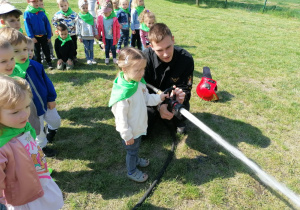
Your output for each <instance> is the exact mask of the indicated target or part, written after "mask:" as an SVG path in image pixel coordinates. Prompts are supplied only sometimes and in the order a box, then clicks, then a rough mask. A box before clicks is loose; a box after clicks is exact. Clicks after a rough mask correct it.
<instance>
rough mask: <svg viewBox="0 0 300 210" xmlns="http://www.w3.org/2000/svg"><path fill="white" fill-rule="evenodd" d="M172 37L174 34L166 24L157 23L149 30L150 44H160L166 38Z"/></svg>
mask: <svg viewBox="0 0 300 210" xmlns="http://www.w3.org/2000/svg"><path fill="white" fill-rule="evenodd" d="M167 36H170V37H172V33H171V31H170V29H169V28H168V26H167V25H166V24H164V23H155V24H154V25H153V26H152V27H151V28H150V30H149V33H148V39H149V41H150V42H155V43H159V42H160V41H161V40H163V39H164V38H165V37H167Z"/></svg>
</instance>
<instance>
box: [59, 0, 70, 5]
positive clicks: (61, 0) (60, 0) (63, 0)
mask: <svg viewBox="0 0 300 210" xmlns="http://www.w3.org/2000/svg"><path fill="white" fill-rule="evenodd" d="M61 2H67V3H69V2H68V0H56V3H57V4H59V3H61Z"/></svg>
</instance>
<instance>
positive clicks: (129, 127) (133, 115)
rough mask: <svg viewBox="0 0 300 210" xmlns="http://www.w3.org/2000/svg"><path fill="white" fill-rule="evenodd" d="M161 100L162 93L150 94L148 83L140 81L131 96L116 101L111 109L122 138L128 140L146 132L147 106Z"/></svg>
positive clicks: (154, 104)
mask: <svg viewBox="0 0 300 210" xmlns="http://www.w3.org/2000/svg"><path fill="white" fill-rule="evenodd" d="M161 102H162V101H161V99H160V95H157V94H149V92H148V89H147V88H146V85H145V84H143V83H141V82H139V85H138V89H137V91H136V92H135V93H134V94H133V95H132V96H131V97H130V98H127V99H125V100H123V101H119V102H117V103H115V104H114V105H113V106H112V109H111V110H112V112H113V114H114V116H115V122H116V130H117V131H118V132H120V135H121V138H122V139H124V140H125V141H128V140H130V139H132V138H137V137H139V136H140V135H142V134H144V133H146V132H147V127H148V122H147V121H148V115H147V106H156V105H157V104H159V103H161Z"/></svg>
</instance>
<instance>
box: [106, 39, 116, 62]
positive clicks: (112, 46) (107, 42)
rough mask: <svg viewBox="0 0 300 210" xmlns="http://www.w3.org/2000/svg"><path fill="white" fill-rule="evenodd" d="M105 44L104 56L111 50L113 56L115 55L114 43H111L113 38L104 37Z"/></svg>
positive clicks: (107, 56)
mask: <svg viewBox="0 0 300 210" xmlns="http://www.w3.org/2000/svg"><path fill="white" fill-rule="evenodd" d="M105 42H106V45H105V57H106V58H109V51H110V50H111V52H112V54H113V58H116V57H117V54H116V45H113V39H105Z"/></svg>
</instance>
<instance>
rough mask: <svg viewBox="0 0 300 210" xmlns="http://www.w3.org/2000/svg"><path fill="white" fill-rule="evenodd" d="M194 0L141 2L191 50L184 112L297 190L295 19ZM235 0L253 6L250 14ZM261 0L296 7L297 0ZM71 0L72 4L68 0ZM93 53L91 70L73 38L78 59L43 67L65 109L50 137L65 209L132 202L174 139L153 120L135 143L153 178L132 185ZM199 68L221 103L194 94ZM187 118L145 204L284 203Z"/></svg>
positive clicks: (299, 57)
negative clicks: (70, 64)
mask: <svg viewBox="0 0 300 210" xmlns="http://www.w3.org/2000/svg"><path fill="white" fill-rule="evenodd" d="M194 2H195V1H192V0H190V1H188V0H187V1H171V0H169V1H167V0H163V1H162V0H152V1H146V5H147V8H149V9H151V10H152V11H153V12H154V13H155V14H156V17H157V21H158V22H164V23H166V24H167V25H168V26H169V27H170V28H171V30H172V32H173V34H174V36H175V42H176V44H177V45H179V46H182V47H184V48H185V49H187V50H188V51H189V52H190V53H191V54H192V55H193V57H194V60H195V73H194V88H193V92H192V98H191V112H192V113H193V114H194V115H195V116H196V117H198V118H199V119H200V120H201V121H203V122H204V123H205V124H207V125H208V126H209V127H211V128H212V129H213V130H214V131H216V132H217V133H218V134H220V135H221V136H222V137H223V138H224V139H226V140H227V141H228V142H229V143H230V144H232V145H233V146H235V147H237V148H238V149H239V150H241V151H242V152H243V153H244V154H245V155H246V156H247V157H249V158H251V159H252V160H253V161H254V162H256V163H257V164H259V165H260V166H261V167H262V169H264V170H265V171H266V172H267V173H269V174H271V175H272V176H274V177H275V178H276V179H277V180H278V181H280V182H282V183H284V184H285V185H286V186H287V187H289V188H290V189H292V190H293V191H295V192H296V193H297V194H300V182H299V177H300V164H299V163H300V156H299V141H298V140H299V134H300V132H299V128H300V122H299V119H300V114H299V110H300V99H299V93H300V90H299V87H300V82H299V77H300V73H299V72H300V68H299V66H300V53H299V49H300V42H299V39H298V38H297V37H299V30H300V22H299V19H298V18H291V16H286V17H285V15H273V13H271V12H269V11H270V10H268V11H267V12H266V13H261V8H262V6H263V1H262V0H261V1H255V0H244V1H231V0H228V7H227V8H226V9H224V8H222V7H221V6H210V7H208V6H207V5H208V3H209V2H211V3H213V2H216V1H203V2H202V4H201V5H200V7H199V8H197V7H195V5H194ZM222 2H223V1H222ZM217 3H218V2H217ZM219 4H221V1H219ZM243 4H248V5H256V4H257V5H259V8H258V6H257V9H250V10H249V9H248V7H243V6H242V5H243ZM268 4H276V5H278V7H279V6H280V7H285V8H288V9H295V10H297V11H298V12H299V8H300V4H299V3H298V1H296V0H289V1H279V0H273V1H272V2H269V3H268ZM16 5H17V6H18V7H19V6H20V8H25V5H24V4H16ZM235 5H236V6H235ZM45 6H46V9H47V10H48V12H49V13H50V14H54V12H55V11H57V10H58V9H57V8H56V4H55V3H53V1H50V0H45ZM71 6H72V8H73V9H74V10H75V11H78V9H77V4H76V2H75V1H74V2H72V3H71ZM249 11H250V12H249ZM280 12H281V11H279V13H280ZM283 13H284V12H282V14H283ZM53 39H54V38H53ZM95 57H96V60H97V61H98V64H97V65H96V66H87V65H86V64H85V59H84V52H83V45H82V44H79V58H80V62H81V64H80V65H78V66H77V67H76V68H75V69H74V70H71V71H58V70H54V71H47V73H48V75H49V77H50V78H51V80H52V81H53V83H54V85H55V87H56V90H57V93H58V98H57V104H58V105H57V108H58V111H59V113H60V115H61V117H62V126H61V128H60V129H59V131H58V133H57V137H56V141H55V142H54V143H53V144H52V145H51V147H52V148H54V149H57V150H58V151H59V152H60V153H59V155H58V156H57V157H56V158H48V164H49V166H50V167H52V168H54V170H55V172H54V173H53V177H54V178H55V179H56V180H57V183H58V185H59V186H60V188H61V189H62V191H63V193H64V198H65V207H64V209H131V208H132V207H133V206H134V205H135V204H136V203H137V202H138V200H139V199H140V198H141V197H142V195H143V194H144V193H145V191H146V190H147V188H148V187H149V185H150V184H151V183H152V181H153V180H154V178H155V177H156V175H157V173H158V172H159V170H160V169H161V167H162V165H163V162H164V160H165V158H166V157H167V154H168V151H169V150H170V148H171V138H170V136H169V133H168V131H167V129H166V128H165V127H163V125H162V124H161V123H158V125H157V126H156V127H157V129H158V130H159V131H160V132H157V135H156V136H155V137H153V136H152V137H151V138H150V139H149V140H147V141H144V142H143V143H142V146H141V150H140V154H141V156H143V157H147V158H150V161H151V164H150V166H149V167H148V168H146V169H145V172H147V173H148V174H149V177H150V178H149V181H147V182H146V183H144V184H138V183H134V182H132V181H130V180H128V179H127V178H126V169H125V151H124V149H123V148H122V145H121V139H120V136H119V134H118V133H117V131H116V130H115V125H114V117H113V115H112V113H111V111H110V109H109V108H108V107H107V104H108V101H109V97H110V91H111V87H112V81H113V79H114V78H115V76H116V74H117V69H116V67H115V66H114V65H112V64H110V65H109V66H105V65H104V52H102V51H100V50H99V47H98V46H95ZM204 66H209V67H210V68H211V70H212V76H213V78H214V79H216V80H217V81H218V90H219V95H220V96H221V97H222V99H221V100H220V101H219V102H217V103H212V102H206V101H203V100H201V99H200V98H199V97H198V96H197V94H196V92H195V87H196V85H197V84H198V83H199V81H200V78H201V76H202V68H203V67H204ZM188 126H189V130H188V135H185V136H179V140H178V146H177V150H176V154H175V157H174V159H173V161H172V162H171V164H170V166H169V167H168V169H167V171H166V173H165V175H164V177H163V179H162V182H161V183H160V184H159V186H158V187H157V188H156V191H155V192H154V194H153V195H152V196H151V197H150V198H148V199H147V200H146V202H145V205H143V207H142V208H141V209H278V210H279V209H280V210H281V209H290V208H291V205H290V204H289V203H288V200H287V199H286V198H285V197H284V196H282V195H280V194H276V193H274V192H273V191H272V190H270V189H269V188H268V187H266V186H265V185H263V184H262V183H261V182H260V181H259V179H258V178H257V177H256V176H255V175H254V174H253V173H252V172H251V170H249V169H248V168H247V167H246V166H244V165H243V164H242V163H240V162H239V161H238V160H236V159H235V158H233V157H232V156H231V155H230V154H229V153H228V152H227V151H225V150H224V149H223V148H222V147H221V146H219V145H217V144H216V143H214V141H213V140H212V139H211V138H210V137H209V136H207V135H206V134H204V133H203V132H202V131H201V130H199V129H198V128H197V127H195V126H194V125H193V124H192V123H189V124H188Z"/></svg>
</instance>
